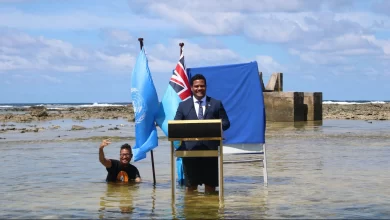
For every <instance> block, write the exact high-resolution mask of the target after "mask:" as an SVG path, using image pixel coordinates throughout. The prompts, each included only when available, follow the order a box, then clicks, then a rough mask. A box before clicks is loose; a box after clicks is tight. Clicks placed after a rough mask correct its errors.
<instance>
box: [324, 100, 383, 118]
mask: <svg viewBox="0 0 390 220" xmlns="http://www.w3.org/2000/svg"><path fill="white" fill-rule="evenodd" d="M322 118H323V119H351V120H390V103H385V104H376V103H375V104H374V103H369V104H347V105H345V104H323V105H322Z"/></svg>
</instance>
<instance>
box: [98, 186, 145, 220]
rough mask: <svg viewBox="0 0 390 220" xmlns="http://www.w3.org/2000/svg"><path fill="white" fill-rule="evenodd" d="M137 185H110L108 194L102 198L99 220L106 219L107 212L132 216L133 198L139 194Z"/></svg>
mask: <svg viewBox="0 0 390 220" xmlns="http://www.w3.org/2000/svg"><path fill="white" fill-rule="evenodd" d="M138 188H139V187H138V186H137V184H121V183H108V184H107V191H106V193H105V194H104V195H103V196H102V197H100V209H99V212H100V213H101V214H100V215H99V218H105V216H104V213H106V212H118V211H119V212H121V213H128V214H131V213H132V212H133V210H134V207H133V205H134V204H133V198H134V197H136V195H135V194H136V193H138Z"/></svg>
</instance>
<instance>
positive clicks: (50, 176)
mask: <svg viewBox="0 0 390 220" xmlns="http://www.w3.org/2000/svg"><path fill="white" fill-rule="evenodd" d="M53 124H55V125H59V126H60V128H59V129H50V127H51V126H52V125H53ZM73 124H80V125H85V126H86V127H87V128H88V129H87V130H84V131H70V130H69V127H70V126H71V125H73ZM7 126H15V127H23V126H27V124H15V123H6V124H5V127H7ZM37 126H38V127H42V128H45V130H42V131H40V132H38V133H34V132H33V133H24V134H21V133H19V132H16V131H15V132H12V131H9V132H6V133H0V138H1V139H0V152H1V154H0V158H1V161H2V169H0V176H1V177H2V178H1V179H0V195H1V196H0V203H1V206H0V217H1V218H50V219H52V218H89V219H90V218H92V219H97V218H123V219H128V218H133V219H140V218H143V219H150V218H153V219H155V218H162V219H172V218H177V219H184V218H196V219H199V218H209V219H210V218H212V219H219V218H228V219H231V218H240V219H245V218H251V219H259V218H265V219H275V218H289V219H290V218H294V219H295V218H305V219H307V218H326V219H329V218H332V219H337V218H348V219H350V218H359V219H388V218H390V208H389V207H390V188H389V187H388V186H389V185H390V172H389V171H388V170H389V167H390V166H389V165H390V162H389V158H390V141H389V140H390V132H389V129H390V122H388V121H357V120H356V121H353V120H324V121H323V122H322V123H272V124H271V123H269V124H268V125H267V133H266V141H267V145H266V146H267V160H268V181H269V184H268V186H267V187H265V186H264V184H263V183H264V182H263V176H262V174H263V173H262V168H261V167H260V164H258V163H249V164H225V165H224V171H225V178H224V179H225V198H224V201H223V203H220V202H219V201H218V195H204V193H203V187H201V188H200V191H199V192H198V193H196V194H193V195H187V194H186V193H185V192H184V189H183V188H181V187H178V189H177V192H176V196H177V202H176V204H175V205H173V204H172V201H171V194H170V193H171V191H170V190H171V188H170V184H171V182H170V151H169V142H168V141H167V140H166V139H165V138H161V139H160V142H159V143H160V146H159V147H157V148H156V149H155V150H154V158H155V165H156V180H157V184H156V186H153V184H152V183H153V180H152V179H153V178H152V166H151V160H150V157H149V156H148V158H146V159H145V160H142V161H139V162H136V163H134V165H135V166H137V167H138V169H139V170H140V173H141V176H142V179H143V182H142V183H140V184H130V185H118V184H107V183H105V182H104V180H105V176H106V170H105V168H104V167H103V166H102V165H101V164H100V163H99V160H98V146H99V143H100V141H101V139H103V138H106V137H112V138H113V143H112V144H111V145H110V146H108V147H106V148H105V153H106V156H107V157H108V158H118V157H119V147H120V145H121V144H123V143H125V142H127V143H130V144H134V139H133V137H132V136H133V134H134V125H133V124H132V123H131V122H127V121H125V120H121V119H119V120H87V121H83V122H78V121H71V120H64V121H62V120H61V121H52V122H40V124H38V123H37ZM101 126H103V127H101ZM97 127H99V128H97ZM110 127H118V128H119V129H120V130H108V128H110ZM159 135H160V136H161V137H163V135H162V133H159ZM4 138H5V139H4ZM241 157H242V159H253V158H255V157H257V156H256V155H251V156H241ZM225 159H228V158H226V157H225Z"/></svg>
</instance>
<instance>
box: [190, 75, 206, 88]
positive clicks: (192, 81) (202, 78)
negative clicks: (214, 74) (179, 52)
mask: <svg viewBox="0 0 390 220" xmlns="http://www.w3.org/2000/svg"><path fill="white" fill-rule="evenodd" d="M200 79H201V80H204V84H205V85H207V83H206V78H205V77H204V76H203V75H202V74H196V75H195V76H193V77H192V78H191V82H190V84H191V86H192V84H193V83H194V81H195V80H200Z"/></svg>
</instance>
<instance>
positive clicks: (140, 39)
mask: <svg viewBox="0 0 390 220" xmlns="http://www.w3.org/2000/svg"><path fill="white" fill-rule="evenodd" d="M138 41H139V47H140V49H141V50H142V47H143V46H144V39H143V38H142V37H140V38H138Z"/></svg>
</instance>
